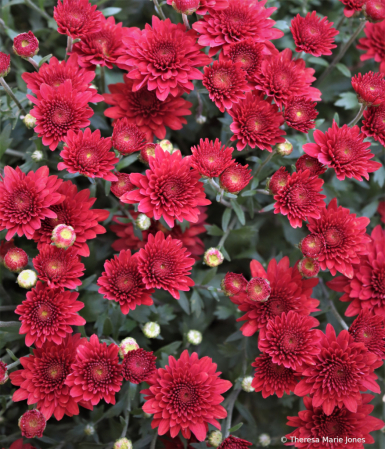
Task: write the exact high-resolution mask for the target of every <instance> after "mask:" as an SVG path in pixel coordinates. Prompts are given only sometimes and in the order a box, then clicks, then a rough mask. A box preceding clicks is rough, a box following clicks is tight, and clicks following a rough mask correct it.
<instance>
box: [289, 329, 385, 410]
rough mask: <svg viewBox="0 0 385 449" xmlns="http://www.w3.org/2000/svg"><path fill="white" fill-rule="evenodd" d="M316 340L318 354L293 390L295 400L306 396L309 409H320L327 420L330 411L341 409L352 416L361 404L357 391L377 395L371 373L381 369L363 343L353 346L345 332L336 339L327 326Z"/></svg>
mask: <svg viewBox="0 0 385 449" xmlns="http://www.w3.org/2000/svg"><path fill="white" fill-rule="evenodd" d="M317 332H318V334H319V336H320V342H319V345H320V350H321V351H320V353H319V354H318V355H316V356H315V357H314V361H313V362H314V363H313V365H312V366H310V367H308V368H307V369H305V370H304V371H303V372H302V376H303V379H302V380H301V381H300V382H299V384H298V385H297V386H296V388H295V390H294V394H296V395H297V396H306V395H308V394H309V395H310V397H311V399H312V404H313V407H322V410H323V412H324V413H325V414H326V415H328V416H330V415H331V414H332V413H333V410H334V407H337V406H338V407H339V408H343V407H344V406H345V407H346V408H347V409H348V410H349V411H350V412H353V413H356V412H357V407H358V406H359V405H360V404H361V403H362V398H361V393H360V391H366V390H367V389H369V390H370V391H373V392H374V393H380V392H381V389H380V387H379V386H378V385H377V384H376V382H375V380H376V379H377V376H376V375H375V374H374V370H375V369H377V368H378V367H380V366H381V365H382V361H379V360H378V357H377V356H376V355H375V354H372V353H371V352H369V351H368V350H367V349H366V348H365V346H364V344H363V343H356V342H355V341H354V339H353V337H352V336H351V335H350V334H349V332H348V331H345V330H343V331H341V332H340V334H339V335H338V337H337V336H336V332H335V330H334V328H333V326H332V325H331V324H328V325H327V327H326V334H323V333H322V332H321V331H319V330H317Z"/></svg>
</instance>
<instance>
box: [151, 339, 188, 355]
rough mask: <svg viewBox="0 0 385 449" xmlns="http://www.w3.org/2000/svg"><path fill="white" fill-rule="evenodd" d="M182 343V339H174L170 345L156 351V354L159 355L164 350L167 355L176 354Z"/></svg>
mask: <svg viewBox="0 0 385 449" xmlns="http://www.w3.org/2000/svg"><path fill="white" fill-rule="evenodd" d="M181 344H182V342H181V341H174V342H172V343H170V344H169V345H166V346H163V347H162V348H160V349H158V350H157V351H156V352H155V355H156V356H157V357H159V356H160V355H161V353H162V352H163V353H164V354H167V355H172V354H175V353H176V351H177V350H178V349H179V346H180V345H181Z"/></svg>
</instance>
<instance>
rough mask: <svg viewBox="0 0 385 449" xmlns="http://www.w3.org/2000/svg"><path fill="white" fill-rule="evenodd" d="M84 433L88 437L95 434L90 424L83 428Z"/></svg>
mask: <svg viewBox="0 0 385 449" xmlns="http://www.w3.org/2000/svg"><path fill="white" fill-rule="evenodd" d="M84 433H85V434H86V435H88V436H91V435H93V434H94V433H95V427H94V426H93V425H92V424H87V425H86V427H84Z"/></svg>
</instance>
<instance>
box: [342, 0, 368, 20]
mask: <svg viewBox="0 0 385 449" xmlns="http://www.w3.org/2000/svg"><path fill="white" fill-rule="evenodd" d="M340 2H341V3H342V4H344V5H345V9H344V14H345V16H346V17H352V15H353V14H354V13H355V12H357V11H362V7H363V6H364V4H365V2H366V0H340Z"/></svg>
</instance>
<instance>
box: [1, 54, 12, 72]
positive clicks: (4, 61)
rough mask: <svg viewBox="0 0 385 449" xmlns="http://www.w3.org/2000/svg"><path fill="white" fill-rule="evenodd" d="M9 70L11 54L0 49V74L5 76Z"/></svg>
mask: <svg viewBox="0 0 385 449" xmlns="http://www.w3.org/2000/svg"><path fill="white" fill-rule="evenodd" d="M10 70H11V55H7V54H5V53H2V52H1V51H0V76H1V77H2V78H4V77H6V76H7V75H8V73H9V71H10Z"/></svg>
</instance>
